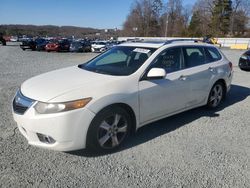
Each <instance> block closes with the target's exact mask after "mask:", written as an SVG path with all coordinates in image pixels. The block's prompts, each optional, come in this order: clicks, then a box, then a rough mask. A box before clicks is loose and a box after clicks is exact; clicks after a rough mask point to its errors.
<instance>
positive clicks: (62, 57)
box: [0, 46, 250, 188]
mask: <svg viewBox="0 0 250 188" xmlns="http://www.w3.org/2000/svg"><path fill="white" fill-rule="evenodd" d="M223 51H224V53H225V54H226V55H227V56H228V58H229V59H230V60H231V61H232V62H233V63H234V70H235V73H234V80H233V85H232V89H231V92H230V93H229V95H228V98H227V100H226V101H225V103H224V104H223V106H222V107H221V108H220V109H218V110H217V111H214V112H211V111H207V110H205V109H204V108H198V109H194V110H191V111H188V112H185V113H182V114H179V115H176V116H173V117H170V118H166V119H163V120H161V121H158V122H156V123H153V124H149V125H147V126H145V127H143V128H141V129H140V130H139V131H138V132H137V134H136V135H135V136H133V137H132V138H131V139H130V140H129V141H128V142H127V144H125V146H124V147H123V148H121V150H120V151H118V152H116V153H113V154H109V155H103V156H92V155H90V154H89V153H88V152H87V151H84V150H82V151H77V152H71V153H63V152H55V151H49V150H45V149H40V148H35V147H32V146H29V145H28V144H27V141H26V140H25V138H24V137H23V136H22V135H21V134H20V133H19V131H18V130H17V129H16V124H15V122H14V121H13V119H12V115H11V101H12V98H13V96H14V94H15V91H16V90H17V88H18V87H19V86H20V84H21V83H22V82H23V81H24V80H26V79H28V78H30V77H32V76H34V75H37V74H40V73H43V72H47V71H50V70H54V69H58V68H61V67H66V66H71V65H77V64H79V63H81V62H84V61H86V60H87V59H89V58H91V57H93V56H94V55H93V54H91V53H89V54H83V53H80V54H73V53H46V52H32V51H25V52H23V51H22V50H21V49H20V48H19V47H18V46H0V187H25V188H26V187H191V188H193V187H250V123H249V122H250V97H249V95H250V89H249V88H250V72H243V71H241V70H239V69H238V68H237V61H238V58H239V56H240V54H241V53H242V52H241V51H231V50H223Z"/></svg>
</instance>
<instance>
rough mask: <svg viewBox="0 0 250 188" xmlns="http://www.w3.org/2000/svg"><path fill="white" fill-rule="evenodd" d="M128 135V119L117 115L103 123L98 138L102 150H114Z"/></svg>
mask: <svg viewBox="0 0 250 188" xmlns="http://www.w3.org/2000/svg"><path fill="white" fill-rule="evenodd" d="M127 133H128V122H127V119H126V117H125V116H122V115H120V114H117V113H116V114H114V115H112V116H109V117H107V118H105V119H104V120H103V121H102V123H101V124H100V126H99V130H98V135H97V138H98V142H99V144H100V146H101V147H102V148H105V149H112V148H115V147H117V146H119V145H120V143H121V142H122V141H123V139H124V138H125V137H126V135H127Z"/></svg>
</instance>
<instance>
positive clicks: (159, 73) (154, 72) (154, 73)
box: [147, 68, 167, 79]
mask: <svg viewBox="0 0 250 188" xmlns="http://www.w3.org/2000/svg"><path fill="white" fill-rule="evenodd" d="M166 75H167V74H166V71H165V69H163V68H152V69H150V71H149V72H148V74H147V78H149V79H162V78H165V77H166Z"/></svg>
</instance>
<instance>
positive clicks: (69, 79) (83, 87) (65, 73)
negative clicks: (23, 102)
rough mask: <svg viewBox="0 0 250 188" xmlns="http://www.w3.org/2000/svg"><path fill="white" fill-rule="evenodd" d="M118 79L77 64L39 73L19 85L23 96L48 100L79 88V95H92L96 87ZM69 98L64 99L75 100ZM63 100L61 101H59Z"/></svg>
mask: <svg viewBox="0 0 250 188" xmlns="http://www.w3.org/2000/svg"><path fill="white" fill-rule="evenodd" d="M117 79H120V78H119V77H118V76H111V75H104V74H98V73H94V72H90V71H86V70H83V69H81V68H79V67H77V66H74V67H68V68H64V69H59V70H56V71H52V72H48V73H45V74H41V75H39V76H36V77H33V78H31V79H29V80H27V81H25V82H24V83H23V84H22V86H21V92H22V93H23V95H24V96H26V97H29V98H31V99H34V100H37V101H42V102H48V101H52V100H53V99H55V98H56V97H59V96H62V95H66V94H67V93H70V92H73V91H76V90H80V91H83V93H82V94H81V97H82V98H83V97H92V96H93V95H94V93H95V92H96V90H97V89H99V88H103V87H105V86H106V84H109V85H110V82H114V81H117ZM76 99H79V98H77V97H76V98H70V99H65V101H66V100H76ZM61 102H63V101H61Z"/></svg>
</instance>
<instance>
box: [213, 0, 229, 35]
mask: <svg viewBox="0 0 250 188" xmlns="http://www.w3.org/2000/svg"><path fill="white" fill-rule="evenodd" d="M213 3H214V8H213V11H212V22H211V25H210V26H211V29H212V34H213V35H215V36H225V35H227V34H228V33H229V31H230V20H231V15H232V1H231V0H215V1H214V2H213Z"/></svg>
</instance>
